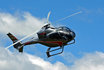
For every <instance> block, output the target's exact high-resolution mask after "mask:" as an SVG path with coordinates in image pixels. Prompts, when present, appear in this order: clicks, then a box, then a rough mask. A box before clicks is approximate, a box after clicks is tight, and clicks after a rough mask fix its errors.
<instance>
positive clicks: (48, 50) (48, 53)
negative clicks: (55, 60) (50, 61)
mask: <svg viewBox="0 0 104 70" xmlns="http://www.w3.org/2000/svg"><path fill="white" fill-rule="evenodd" d="M59 49H62V51H61V52H59V53H56V54H52V55H50V52H53V51H56V50H59ZM63 50H64V46H61V47H60V48H57V49H54V50H51V48H50V47H49V48H48V49H47V52H46V54H47V57H51V56H54V55H58V54H61V53H62V52H63Z"/></svg>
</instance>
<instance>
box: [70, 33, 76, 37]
mask: <svg viewBox="0 0 104 70" xmlns="http://www.w3.org/2000/svg"><path fill="white" fill-rule="evenodd" d="M70 35H71V36H72V39H74V38H75V36H76V34H75V32H74V31H72V32H70Z"/></svg>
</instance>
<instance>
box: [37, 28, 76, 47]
mask: <svg viewBox="0 0 104 70" xmlns="http://www.w3.org/2000/svg"><path fill="white" fill-rule="evenodd" d="M37 34H38V37H39V40H38V42H39V43H40V44H43V45H45V46H48V47H57V46H61V45H62V46H64V45H67V43H68V42H70V41H72V40H73V39H74V38H75V33H74V32H73V31H72V30H71V29H69V28H67V27H58V28H53V27H49V28H47V29H46V28H42V29H41V30H40V31H39V32H38V33H37Z"/></svg>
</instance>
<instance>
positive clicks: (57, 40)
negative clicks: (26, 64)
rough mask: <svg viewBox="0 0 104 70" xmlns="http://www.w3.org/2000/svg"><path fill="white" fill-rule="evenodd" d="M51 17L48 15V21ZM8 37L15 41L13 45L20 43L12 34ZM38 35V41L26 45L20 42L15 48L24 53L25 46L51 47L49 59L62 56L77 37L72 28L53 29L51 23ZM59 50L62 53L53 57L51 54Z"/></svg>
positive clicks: (48, 50)
mask: <svg viewBox="0 0 104 70" xmlns="http://www.w3.org/2000/svg"><path fill="white" fill-rule="evenodd" d="M49 15H50V12H49V13H48V16H47V20H48V19H49ZM7 35H8V36H9V38H10V39H11V40H12V41H13V43H15V42H17V41H18V39H17V38H16V37H15V36H13V35H12V34H11V33H8V34H7ZM37 35H38V38H37V39H33V40H31V41H27V42H25V43H21V42H18V43H16V44H14V48H16V49H17V50H18V51H19V52H23V47H24V46H26V45H31V44H37V43H39V44H42V45H45V46H47V47H49V48H48V49H47V52H46V54H47V57H50V56H54V55H57V54H61V53H62V52H63V50H64V46H66V45H70V44H74V43H75V39H74V38H75V36H76V35H75V32H74V31H73V30H71V29H70V28H68V27H64V26H63V27H53V26H51V25H50V23H49V22H47V24H46V25H44V26H43V27H42V28H41V30H40V31H38V32H37ZM72 40H73V41H72ZM71 41H72V42H71ZM69 42H71V43H69ZM56 47H59V48H56ZM51 48H55V49H54V50H51ZM59 49H62V51H61V52H58V53H55V54H52V55H51V54H50V52H53V51H56V50H59Z"/></svg>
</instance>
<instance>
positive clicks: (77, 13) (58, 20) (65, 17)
mask: <svg viewBox="0 0 104 70" xmlns="http://www.w3.org/2000/svg"><path fill="white" fill-rule="evenodd" d="M80 13H82V11H79V12H76V13H74V14H71V15H69V16H66V17H64V18H61V19H59V20H57V21H55V22H54V23H57V22H59V21H62V20H65V19H67V18H70V17H72V16H75V15H77V14H80Z"/></svg>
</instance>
